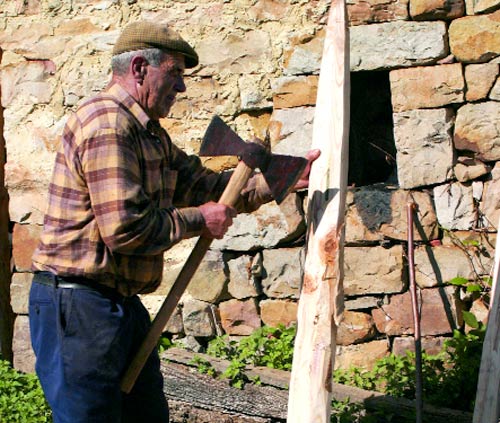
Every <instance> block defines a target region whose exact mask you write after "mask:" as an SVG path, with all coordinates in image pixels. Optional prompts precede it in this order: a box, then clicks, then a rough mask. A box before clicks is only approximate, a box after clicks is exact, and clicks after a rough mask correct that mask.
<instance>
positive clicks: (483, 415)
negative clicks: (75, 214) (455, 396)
mask: <svg viewBox="0 0 500 423" xmlns="http://www.w3.org/2000/svg"><path fill="white" fill-rule="evenodd" d="M498 227H499V228H500V222H499V226H498ZM499 275H500V235H497V242H496V246H495V262H494V265H493V281H492V288H491V300H490V311H489V316H488V324H487V327H486V335H485V338H484V343H483V352H482V355H481V365H480V367H479V379H478V383H477V392H476V402H475V406H474V420H473V421H474V423H497V422H498V419H499V417H500V348H499V339H500V288H499V286H498V283H499V282H498V278H499Z"/></svg>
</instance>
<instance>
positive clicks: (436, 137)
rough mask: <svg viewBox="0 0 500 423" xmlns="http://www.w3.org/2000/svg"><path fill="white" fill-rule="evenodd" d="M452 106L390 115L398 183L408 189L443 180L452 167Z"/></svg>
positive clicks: (449, 175)
mask: <svg viewBox="0 0 500 423" xmlns="http://www.w3.org/2000/svg"><path fill="white" fill-rule="evenodd" d="M453 123H454V112H453V110H452V109H436V110H409V111H405V112H401V113H395V114H394V138H395V140H394V141H395V144H396V150H397V154H396V161H397V163H398V182H399V186H400V187H401V188H405V189H410V188H417V187H420V186H425V185H433V184H437V183H441V182H445V181H447V180H448V179H449V178H451V176H452V169H453V159H454V150H453V138H452V133H451V132H452V128H453Z"/></svg>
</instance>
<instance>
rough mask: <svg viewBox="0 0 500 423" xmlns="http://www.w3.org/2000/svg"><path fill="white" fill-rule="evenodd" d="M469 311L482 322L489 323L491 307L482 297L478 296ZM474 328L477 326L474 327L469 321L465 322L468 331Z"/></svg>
mask: <svg viewBox="0 0 500 423" xmlns="http://www.w3.org/2000/svg"><path fill="white" fill-rule="evenodd" d="M469 311H470V312H471V313H472V314H473V315H474V316H475V317H476V319H477V321H478V322H481V323H483V324H484V325H487V324H488V316H489V312H490V309H489V307H488V306H487V305H486V304H485V303H484V301H483V300H482V299H481V298H478V299H477V300H475V301H474V302H473V303H472V306H471V308H470V310H469ZM472 329H475V328H472V327H470V326H469V325H468V324H467V323H465V331H466V332H470V331H471V330H472Z"/></svg>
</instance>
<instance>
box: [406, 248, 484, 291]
mask: <svg viewBox="0 0 500 423" xmlns="http://www.w3.org/2000/svg"><path fill="white" fill-rule="evenodd" d="M472 257H473V252H472V251H471V252H467V249H466V248H465V247H462V248H460V247H456V246H446V245H439V246H435V247H431V246H418V247H417V248H416V249H415V281H416V283H417V285H418V286H419V287H420V288H430V287H434V286H438V285H443V284H446V283H448V282H449V281H450V280H452V279H453V278H456V277H462V278H465V279H469V280H472V279H474V276H475V272H474V268H473V262H472Z"/></svg>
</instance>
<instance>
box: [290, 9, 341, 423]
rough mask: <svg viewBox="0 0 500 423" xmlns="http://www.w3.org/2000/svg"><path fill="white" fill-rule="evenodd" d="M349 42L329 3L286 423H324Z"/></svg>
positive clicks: (337, 304)
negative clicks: (316, 152)
mask: <svg viewBox="0 0 500 423" xmlns="http://www.w3.org/2000/svg"><path fill="white" fill-rule="evenodd" d="M349 93H350V73H349V37H348V29H347V17H346V5H345V0H333V1H332V2H331V5H330V12H329V17H328V25H327V29H326V36H325V41H324V47H323V58H322V63H321V70H320V77H319V83H318V95H317V100H316V111H315V116H314V126H313V140H312V148H318V149H320V150H321V156H320V157H319V159H317V160H316V161H315V162H314V163H313V165H312V168H311V176H310V179H309V194H308V200H309V206H308V219H309V220H308V231H307V250H306V259H305V264H304V276H303V284H302V290H301V294H300V299H299V305H298V313H297V336H296V340H295V349H294V357H293V365H292V378H291V381H290V394H289V401H288V419H287V422H288V423H312V422H318V423H327V422H330V412H331V398H332V369H333V366H334V358H335V347H336V345H335V337H336V329H337V324H338V322H339V320H340V316H341V313H342V308H343V294H342V279H343V242H344V213H345V198H346V189H347V171H348V161H349V159H348V153H349V144H348V137H349Z"/></svg>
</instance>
